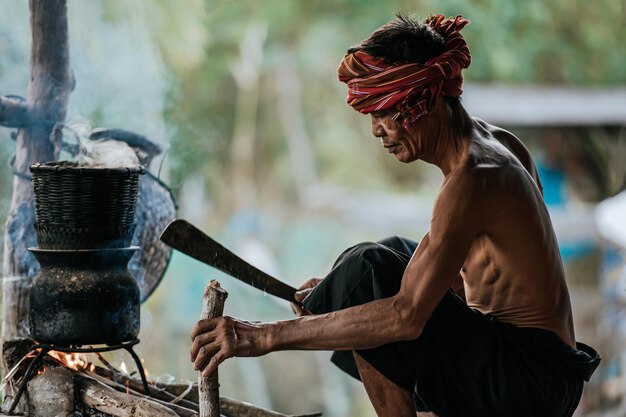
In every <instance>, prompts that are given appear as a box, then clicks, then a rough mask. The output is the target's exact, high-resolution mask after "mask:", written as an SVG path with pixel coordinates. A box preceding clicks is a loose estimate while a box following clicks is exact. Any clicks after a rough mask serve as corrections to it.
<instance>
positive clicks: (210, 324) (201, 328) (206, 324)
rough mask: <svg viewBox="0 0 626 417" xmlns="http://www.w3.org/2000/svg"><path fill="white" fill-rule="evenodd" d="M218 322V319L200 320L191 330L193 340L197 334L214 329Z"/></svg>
mask: <svg viewBox="0 0 626 417" xmlns="http://www.w3.org/2000/svg"><path fill="white" fill-rule="evenodd" d="M216 323H217V320H216V319H202V320H198V322H197V323H196V325H195V326H194V327H193V330H191V340H192V341H193V340H194V339H195V338H196V336H198V335H199V334H202V333H206V332H208V331H210V330H213V329H214V328H215V325H216Z"/></svg>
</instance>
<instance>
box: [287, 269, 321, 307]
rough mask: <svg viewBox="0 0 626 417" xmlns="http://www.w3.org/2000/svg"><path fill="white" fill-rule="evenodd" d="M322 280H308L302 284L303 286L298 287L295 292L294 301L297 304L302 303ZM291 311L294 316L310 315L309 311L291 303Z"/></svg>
mask: <svg viewBox="0 0 626 417" xmlns="http://www.w3.org/2000/svg"><path fill="white" fill-rule="evenodd" d="M322 279H323V278H309V279H308V280H306V281H305V282H304V284H302V285H300V288H298V290H299V291H298V292H296V295H295V299H296V301H297V302H299V303H302V302H303V301H304V299H305V298H306V297H307V296H308V295H309V294H310V293H311V291H313V289H314V288H315V287H317V284H319V283H320V282H322ZM291 309H292V310H293V312H294V313H295V314H296V316H308V315H310V314H311V312H310V311H309V310H307V309H306V308H304V307H302V306H301V305H298V304H296V303H291Z"/></svg>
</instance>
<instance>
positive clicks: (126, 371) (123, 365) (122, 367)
mask: <svg viewBox="0 0 626 417" xmlns="http://www.w3.org/2000/svg"><path fill="white" fill-rule="evenodd" d="M120 369H121V370H122V372H124V373H125V374H126V375H128V369H127V368H126V363H125V362H122V364H121V365H120Z"/></svg>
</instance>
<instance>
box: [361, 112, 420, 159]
mask: <svg viewBox="0 0 626 417" xmlns="http://www.w3.org/2000/svg"><path fill="white" fill-rule="evenodd" d="M395 114H396V111H395V110H385V111H380V112H374V113H370V117H371V119H372V134H373V135H374V136H375V137H377V138H380V141H381V144H382V145H383V147H384V148H385V149H386V150H387V151H388V152H389V153H391V154H393V155H394V156H395V157H396V158H397V159H398V161H400V162H405V163H407V162H413V161H416V160H418V159H419V158H420V157H421V156H422V155H423V153H424V140H423V138H422V135H420V134H419V130H418V129H416V128H415V127H414V126H412V127H411V128H410V129H406V128H405V127H404V126H402V123H400V122H398V121H395V120H393V116H394V115H395ZM416 124H417V123H416Z"/></svg>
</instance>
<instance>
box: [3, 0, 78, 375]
mask: <svg viewBox="0 0 626 417" xmlns="http://www.w3.org/2000/svg"><path fill="white" fill-rule="evenodd" d="M29 4H30V19H31V22H30V25H31V31H32V47H31V55H30V65H31V76H30V84H29V87H28V97H27V99H26V103H23V106H22V105H21V107H23V108H22V110H20V112H21V113H20V112H18V113H20V114H22V113H24V112H25V111H26V110H25V109H27V110H28V119H29V120H31V121H32V120H37V121H38V122H37V123H33V124H30V125H28V126H25V127H21V128H20V129H19V131H18V135H17V139H16V145H17V146H16V151H15V164H14V169H15V171H16V173H18V174H19V175H15V176H14V177H13V196H12V199H11V208H10V209H9V216H8V219H7V223H6V233H5V237H4V265H3V274H4V280H3V287H2V288H3V301H2V339H3V341H4V342H5V344H6V343H9V342H12V341H15V340H16V339H20V338H24V337H27V336H28V326H27V323H26V322H27V316H28V314H27V313H28V293H29V290H30V284H31V280H32V277H33V276H34V275H35V273H36V272H37V270H38V264H37V262H36V261H35V259H34V257H33V255H32V254H31V253H30V252H29V251H28V247H29V246H35V244H36V241H35V232H34V225H33V223H34V221H35V210H34V195H33V185H32V183H31V181H30V180H29V179H28V175H30V173H29V166H30V165H31V164H32V163H34V162H43V161H52V160H55V159H57V157H58V152H59V148H60V140H61V136H60V135H59V134H58V132H59V130H58V129H54V126H55V124H56V123H61V122H63V121H64V120H65V112H66V108H67V102H68V98H69V95H70V92H71V90H72V87H73V77H72V73H71V71H70V66H69V42H68V31H67V7H66V0H30V2H29ZM5 104H6V103H5ZM3 109H5V111H6V106H3ZM18 124H19V123H18ZM22 174H24V175H22ZM4 362H5V361H3V363H4ZM5 371H6V368H5Z"/></svg>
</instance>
